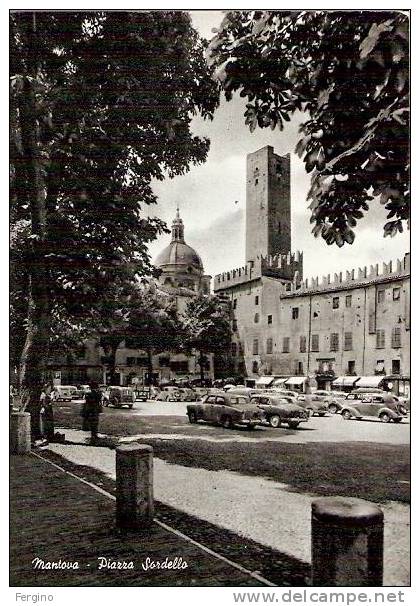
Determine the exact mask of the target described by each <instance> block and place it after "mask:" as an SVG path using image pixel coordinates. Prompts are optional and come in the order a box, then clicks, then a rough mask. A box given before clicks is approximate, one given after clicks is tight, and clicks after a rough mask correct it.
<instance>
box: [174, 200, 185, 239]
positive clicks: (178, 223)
mask: <svg viewBox="0 0 420 606" xmlns="http://www.w3.org/2000/svg"><path fill="white" fill-rule="evenodd" d="M172 242H182V243H183V244H185V240H184V223H183V221H182V219H181V217H180V215H179V205H178V206H177V207H176V215H175V219H174V220H173V221H172Z"/></svg>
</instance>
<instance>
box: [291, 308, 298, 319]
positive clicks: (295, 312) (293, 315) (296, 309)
mask: <svg viewBox="0 0 420 606" xmlns="http://www.w3.org/2000/svg"><path fill="white" fill-rule="evenodd" d="M298 317H299V307H292V319H293V320H297V318H298Z"/></svg>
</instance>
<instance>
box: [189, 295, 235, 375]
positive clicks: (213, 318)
mask: <svg viewBox="0 0 420 606" xmlns="http://www.w3.org/2000/svg"><path fill="white" fill-rule="evenodd" d="M183 326H184V331H185V341H184V343H185V347H186V348H187V349H196V350H197V351H198V352H200V356H199V363H200V368H201V375H202V376H201V379H203V378H204V377H203V369H204V365H205V363H206V357H205V355H204V354H206V353H215V354H220V355H223V354H224V353H225V352H226V351H228V350H229V348H230V342H231V337H232V333H231V328H230V315H229V310H228V309H227V307H226V305H224V304H223V303H221V302H220V300H219V299H218V297H215V296H204V295H199V296H197V297H195V298H193V299H191V301H189V302H188V303H187V306H186V309H185V313H184V321H183Z"/></svg>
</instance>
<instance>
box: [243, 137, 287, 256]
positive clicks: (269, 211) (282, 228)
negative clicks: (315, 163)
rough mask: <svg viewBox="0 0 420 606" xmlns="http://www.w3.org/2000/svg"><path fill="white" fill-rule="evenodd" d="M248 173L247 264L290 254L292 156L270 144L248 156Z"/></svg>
mask: <svg viewBox="0 0 420 606" xmlns="http://www.w3.org/2000/svg"><path fill="white" fill-rule="evenodd" d="M246 172H247V184H246V261H247V262H248V261H255V260H256V259H257V257H261V256H262V257H267V256H274V255H278V254H287V253H289V252H290V249H291V236H290V232H291V223H290V155H289V154H286V156H284V157H283V156H279V155H277V154H275V153H274V150H273V148H272V147H271V146H270V145H267V146H266V147H263V148H262V149H259V150H258V151H256V152H254V153H252V154H248V156H247V168H246Z"/></svg>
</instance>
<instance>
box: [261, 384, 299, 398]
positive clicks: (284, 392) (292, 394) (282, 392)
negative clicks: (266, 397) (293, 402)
mask: <svg viewBox="0 0 420 606" xmlns="http://www.w3.org/2000/svg"><path fill="white" fill-rule="evenodd" d="M267 391H270V392H272V393H276V394H277V395H278V396H281V397H282V398H283V397H287V398H294V399H296V398H297V397H298V396H300V395H302V394H299V393H297V391H292V390H291V389H284V387H276V386H274V387H270V388H269V389H268V390H267Z"/></svg>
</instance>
